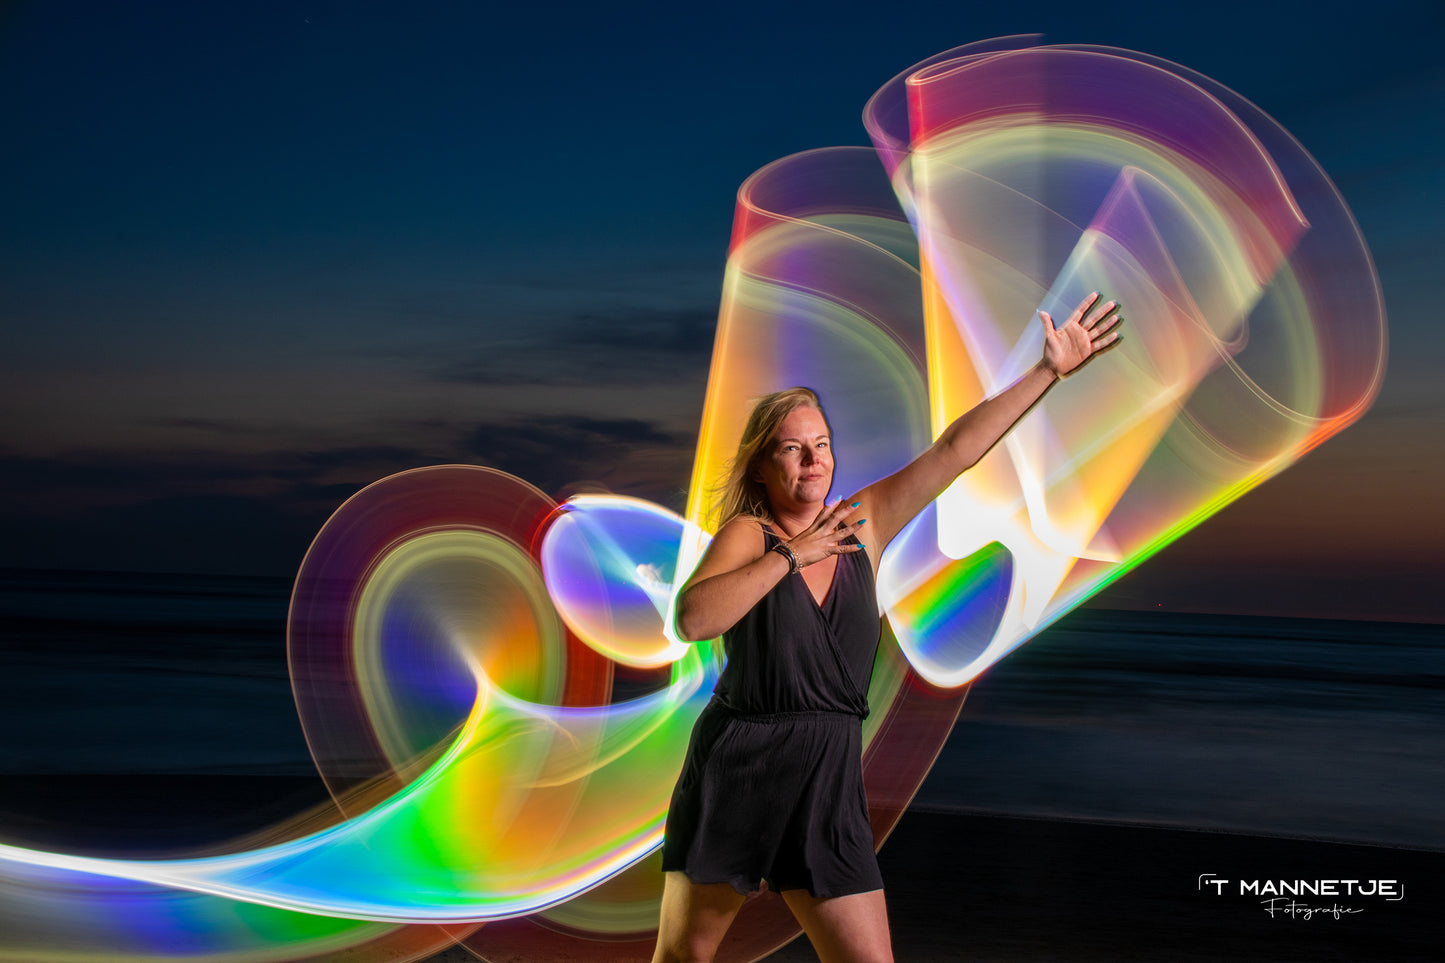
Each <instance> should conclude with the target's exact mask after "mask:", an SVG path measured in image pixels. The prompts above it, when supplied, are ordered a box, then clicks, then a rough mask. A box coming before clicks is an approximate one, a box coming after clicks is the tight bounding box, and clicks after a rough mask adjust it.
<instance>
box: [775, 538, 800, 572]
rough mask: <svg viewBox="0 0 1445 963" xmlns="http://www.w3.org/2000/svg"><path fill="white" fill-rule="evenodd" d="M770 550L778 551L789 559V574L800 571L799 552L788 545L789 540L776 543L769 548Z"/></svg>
mask: <svg viewBox="0 0 1445 963" xmlns="http://www.w3.org/2000/svg"><path fill="white" fill-rule="evenodd" d="M769 551H771V552H777V553H778V554H779V555H781V556H783V558H785V559H787V560H788V574H789V575H792V574H794V573H795V572H797V571H798V556H797V553H795V552H794V551H793V549H792V548H791V547H790V546H789V545H788V543H787V542H779V543H778V544H776V545H774V546H773V547H772V548H771V549H769Z"/></svg>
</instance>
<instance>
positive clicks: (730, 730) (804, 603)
mask: <svg viewBox="0 0 1445 963" xmlns="http://www.w3.org/2000/svg"><path fill="white" fill-rule="evenodd" d="M1117 308H1118V305H1117V304H1116V303H1115V302H1113V301H1101V300H1100V297H1099V295H1098V294H1097V293H1095V294H1091V295H1090V296H1089V297H1087V298H1085V299H1084V301H1083V302H1082V303H1080V305H1079V306H1078V307H1077V308H1075V309H1074V312H1073V314H1072V315H1071V316H1070V317H1069V320H1068V321H1067V323H1065V324H1064V325H1063V326H1061V327H1055V325H1054V322H1053V319H1052V318H1051V317H1050V316H1049V315H1048V314H1047V313H1046V312H1042V311H1041V312H1039V314H1040V318H1041V320H1042V322H1043V325H1044V353H1043V358H1042V360H1040V361H1039V363H1038V364H1036V365H1035V366H1034V367H1033V368H1032V369H1030V370H1029V372H1028V373H1027V374H1025V375H1024V376H1023V377H1022V378H1020V379H1019V380H1018V381H1017V382H1016V383H1014V384H1013V385H1012V386H1011V387H1009V388H1007V389H1006V390H1004V391H1003V392H1002V393H1000V394H998V395H996V396H995V397H993V398H989V399H988V400H986V401H984V402H982V403H981V404H979V405H978V406H977V407H975V408H974V409H972V410H971V411H969V412H968V413H967V414H965V415H963V416H962V417H960V418H959V419H958V420H957V421H955V422H953V424H951V425H949V426H948V428H947V429H945V430H944V432H943V433H942V435H940V436H939V438H938V440H937V441H936V442H934V443H933V445H932V446H931V447H929V449H928V450H927V451H925V452H924V453H923V454H922V455H920V456H919V457H918V458H916V459H915V460H914V461H913V462H911V463H910V464H909V465H907V466H906V467H904V468H903V469H901V470H899V471H897V472H895V473H894V474H892V475H890V476H888V477H887V478H884V479H882V480H881V481H877V482H874V483H873V484H871V485H869V486H867V487H866V488H864V489H863V490H862V491H860V492H858V493H857V494H855V495H854V496H853V497H852V498H845V499H843V500H842V501H840V502H837V503H836V504H834V505H832V506H829V505H827V504H826V503H825V501H824V500H825V498H826V497H827V495H828V491H829V489H830V487H831V486H832V483H833V453H832V449H831V448H830V438H829V429H828V423H827V420H826V419H825V418H824V416H823V412H822V410H821V408H820V407H819V405H818V399H817V398H816V396H814V395H813V393H812V392H811V391H809V390H807V389H806V388H793V389H790V390H788V391H782V392H778V393H777V394H774V395H769V396H768V397H766V398H763V399H762V400H761V401H760V402H759V403H758V404H757V406H756V407H755V408H754V409H753V412H752V415H751V417H750V418H749V419H748V424H747V427H746V428H745V429H744V432H743V439H742V443H741V444H740V445H739V447H738V454H737V457H736V458H735V459H734V461H733V467H732V475H731V477H730V479H729V481H728V485H727V490H726V494H725V497H724V503H723V512H722V515H723V517H722V525H721V527H720V529H719V531H718V533H717V537H716V538H714V539H713V542H712V544H711V545H710V546H709V548H708V550H707V553H706V554H705V555H704V556H703V558H702V561H701V563H700V564H699V565H698V567H697V570H696V571H694V572H693V574H692V576H691V577H690V578H689V579H688V580H687V582H686V583H685V584H684V585H683V587H682V589H681V591H680V592H679V594H678V600H677V609H676V612H677V616H676V627H677V633H678V636H679V637H680V638H683V639H687V640H689V641H701V640H704V639H713V638H717V637H718V636H722V637H723V642H724V646H725V648H726V651H727V655H728V661H727V665H726V667H725V668H724V670H723V672H722V675H721V677H720V678H719V679H718V684H717V687H716V689H715V690H714V692H713V698H712V701H711V702H709V704H708V706H707V708H706V709H704V710H703V712H702V715H701V716H700V717H699V718H698V721H697V724H696V726H695V727H694V729H693V733H692V742H691V744H690V745H689V747H688V754H687V760H686V762H685V763H684V766H683V772H682V775H681V777H680V778H679V779H678V783H677V788H676V789H675V790H674V792H673V797H672V805H671V806H670V807H669V810H668V821H667V831H666V840H665V842H664V844H663V870H664V872H665V874H666V876H665V882H664V887H663V897H662V919H661V922H660V924H659V927H658V938H657V949H656V952H655V954H654V956H653V960H654V963H660V961H692V960H711V959H712V958H713V956H714V954H715V953H716V951H717V947H718V944H719V943H720V942H721V941H722V938H723V935H724V934H725V933H726V932H727V928H728V926H729V924H730V923H731V922H732V920H733V917H734V916H736V915H737V912H738V910H739V908H741V906H742V904H743V900H744V898H745V894H747V893H748V892H750V891H753V890H756V889H757V888H758V885H759V882H760V880H765V881H766V882H767V883H768V885H769V886H770V887H771V888H773V889H775V890H777V891H779V892H781V894H782V896H783V899H784V900H785V901H786V903H787V905H788V908H789V909H790V910H792V912H793V915H794V916H796V917H797V919H798V922H799V923H800V924H801V925H802V927H803V930H804V932H806V933H807V934H808V938H809V939H810V940H811V941H812V943H813V946H814V948H815V949H816V950H817V953H818V957H819V959H820V960H822V961H823V963H833V961H843V960H848V961H855V960H856V961H890V960H892V958H893V954H892V948H891V945H890V941H889V935H888V916H887V911H886V908H885V905H884V899H883V884H882V880H881V878H880V877H879V875H878V864H877V860H876V859H875V858H874V849H873V835H872V832H871V830H870V829H869V826H868V810H867V803H866V801H865V799H864V797H863V774H862V761H861V720H862V718H863V717H864V716H866V715H867V713H868V704H867V698H866V696H867V691H868V682H869V674H870V673H871V671H872V666H873V658H874V655H875V651H876V648H877V644H878V636H879V620H878V610H877V603H876V601H875V599H874V593H873V581H874V578H875V577H876V576H877V571H878V559H879V558H880V557H881V555H882V553H883V549H884V548H885V547H886V546H887V545H888V543H889V542H890V541H891V540H892V539H893V537H894V536H895V535H897V534H898V532H899V531H900V530H901V529H902V528H903V526H904V525H905V524H907V523H908V521H909V520H910V519H912V518H913V516H915V515H917V514H918V513H919V512H920V511H922V510H923V508H924V507H925V506H926V505H927V504H928V503H929V502H931V501H933V500H934V499H935V498H937V497H938V496H939V495H940V494H941V493H942V492H943V490H944V489H945V488H947V487H948V485H949V484H950V483H952V482H953V480H954V479H955V478H957V477H958V475H959V474H960V473H961V472H963V471H964V470H965V469H967V468H969V467H970V466H972V465H973V464H974V463H975V462H977V461H978V460H979V459H980V458H982V457H983V455H984V454H985V453H987V452H988V450H989V449H990V448H992V447H993V446H994V445H995V444H997V443H998V441H999V439H1000V438H1002V437H1003V436H1004V435H1005V434H1006V433H1007V432H1008V430H1009V429H1010V428H1012V427H1013V425H1014V424H1015V423H1016V422H1017V421H1018V420H1019V419H1020V418H1021V417H1022V416H1023V415H1024V413H1025V412H1027V411H1028V410H1029V409H1030V408H1032V407H1033V406H1034V405H1035V404H1036V403H1037V402H1038V400H1039V399H1040V398H1042V397H1043V395H1044V393H1045V392H1046V391H1048V390H1049V388H1050V387H1052V386H1053V384H1054V382H1055V381H1056V380H1058V378H1060V377H1061V376H1063V375H1066V374H1069V373H1070V372H1072V371H1075V370H1077V369H1078V368H1079V366H1080V365H1082V364H1084V363H1085V362H1087V361H1088V360H1089V359H1090V358H1092V357H1093V356H1094V355H1096V354H1098V353H1100V352H1101V351H1103V350H1105V349H1107V348H1109V347H1111V346H1112V345H1114V344H1116V343H1117V342H1118V338H1119V334H1118V332H1117V331H1113V330H1111V329H1113V328H1114V327H1115V326H1116V325H1117V324H1118V323H1119V314H1118V313H1117ZM858 536H862V538H863V539H865V540H866V543H867V544H866V545H865V544H864V542H863V541H860V539H859V537H858ZM870 546H871V550H870ZM795 576H796V577H795Z"/></svg>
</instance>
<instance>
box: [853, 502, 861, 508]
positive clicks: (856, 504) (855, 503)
mask: <svg viewBox="0 0 1445 963" xmlns="http://www.w3.org/2000/svg"><path fill="white" fill-rule="evenodd" d="M861 504H863V503H862V502H854V503H853V507H854V508H857V507H858V506H859V505H861Z"/></svg>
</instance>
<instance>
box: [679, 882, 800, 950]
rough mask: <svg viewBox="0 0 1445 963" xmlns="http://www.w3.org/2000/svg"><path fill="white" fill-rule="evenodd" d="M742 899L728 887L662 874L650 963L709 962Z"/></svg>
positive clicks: (727, 885) (736, 913)
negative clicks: (653, 946)
mask: <svg viewBox="0 0 1445 963" xmlns="http://www.w3.org/2000/svg"><path fill="white" fill-rule="evenodd" d="M805 895H806V894H805ZM743 898H744V897H743V895H742V894H741V893H739V892H738V891H737V890H735V889H733V888H732V886H731V885H730V884H728V883H694V882H693V881H692V880H690V879H688V878H687V874H686V873H678V872H671V873H664V874H663V883H662V919H661V920H660V921H659V923H658V926H657V948H656V949H655V950H654V951H653V954H652V960H653V963H694V961H696V963H702V961H706V960H711V959H712V958H713V956H714V955H715V954H716V953H717V948H718V944H719V943H721V942H722V939H723V937H724V936H726V935H727V931H728V926H729V925H731V924H732V921H733V917H735V916H737V915H738V910H739V909H741V908H742V905H743Z"/></svg>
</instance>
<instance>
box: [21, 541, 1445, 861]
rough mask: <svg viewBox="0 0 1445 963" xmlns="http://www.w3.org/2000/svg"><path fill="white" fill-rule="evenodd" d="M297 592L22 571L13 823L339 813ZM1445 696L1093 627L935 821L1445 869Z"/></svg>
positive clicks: (1066, 641)
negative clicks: (251, 808) (119, 794)
mask: <svg viewBox="0 0 1445 963" xmlns="http://www.w3.org/2000/svg"><path fill="white" fill-rule="evenodd" d="M290 588H291V583H290V580H289V579H283V578H243V577H228V576H196V575H156V574H135V573H95V572H55V571H28V570H15V569H11V570H5V571H0V725H3V731H4V732H5V734H6V736H5V738H4V740H3V741H0V819H4V818H18V819H22V820H23V818H25V817H26V816H27V815H30V816H34V817H36V818H39V817H40V816H43V815H47V814H40V813H35V814H27V813H26V812H25V810H26V807H27V806H42V805H43V806H48V805H49V804H48V803H46V802H45V801H44V800H45V799H47V798H49V797H47V796H45V795H44V794H41V795H40V796H37V795H36V794H35V792H33V791H31V790H28V789H27V788H26V787H27V786H29V785H31V784H33V783H35V781H36V780H41V781H44V780H47V779H48V780H51V781H52V782H54V780H57V779H66V778H70V777H76V778H78V777H102V776H104V777H155V778H156V779H157V780H161V781H163V780H171V781H172V782H173V783H174V782H175V781H176V780H177V779H179V777H216V776H246V777H255V779H257V780H260V781H261V782H260V783H258V784H261V783H264V782H265V781H266V780H270V783H269V784H271V785H275V786H281V787H286V788H285V791H284V792H283V793H282V795H283V796H285V797H286V798H287V799H289V798H290V797H292V796H295V797H297V798H298V799H311V798H312V797H314V798H315V800H317V801H319V800H321V799H324V792H322V791H321V790H320V789H319V788H315V789H312V788H309V787H311V786H312V783H313V781H315V770H314V767H313V766H312V764H311V760H310V756H309V754H308V752H307V748H306V743H305V740H304V739H303V737H302V734H301V728H300V724H299V722H298V721H297V716H296V711H295V708H294V705H293V703H292V698H291V689H290V683H289V680H288V677H287V667H286V639H285V620H286V607H287V602H288V599H289V594H290ZM1442 681H1445V630H1442V627H1440V626H1433V625H1421V624H1405V623H1399V624H1397V623H1371V622H1341V621H1325V620H1308V619H1277V618H1259V617H1242V616H1220V615H1190V614H1179V613H1170V612H1125V611H1111V610H1095V609H1087V608H1086V609H1081V610H1079V611H1076V612H1074V613H1072V614H1071V615H1069V616H1068V617H1066V618H1065V619H1063V620H1061V621H1060V622H1059V623H1057V624H1056V625H1054V626H1053V627H1051V628H1049V629H1048V630H1046V631H1044V632H1043V633H1041V634H1040V635H1039V636H1038V637H1037V638H1035V639H1034V640H1032V641H1031V642H1029V643H1028V644H1026V645H1025V646H1023V647H1022V648H1020V649H1019V650H1017V651H1016V652H1014V653H1013V654H1011V655H1010V656H1008V658H1006V659H1005V660H1004V661H1003V662H1001V663H1000V664H999V665H997V666H995V667H994V668H992V669H991V670H990V671H989V672H987V673H986V674H985V675H984V676H983V677H982V678H981V679H980V680H979V681H978V682H977V683H976V684H975V685H974V687H973V690H972V691H971V692H970V693H969V696H968V699H967V701H966V703H965V705H964V708H963V712H962V714H961V715H960V717H959V720H958V722H957V724H956V725H955V727H954V730H953V733H952V735H951V737H950V738H949V741H948V743H947V745H946V746H945V748H944V750H943V752H942V753H941V754H940V756H939V758H938V760H937V763H936V764H935V766H934V769H933V771H932V773H931V774H930V775H929V777H928V779H927V780H926V782H925V783H924V785H923V787H922V788H921V790H920V791H919V793H918V795H917V797H916V798H915V800H914V804H913V808H914V809H915V810H917V811H919V812H935V813H967V814H988V815H1000V816H1013V817H1031V818H1035V817H1036V818H1045V819H1051V820H1053V819H1057V820H1086V821H1094V822H1106V823H1107V822H1114V823H1122V824H1143V825H1150V826H1159V827H1171V828H1184V829H1206V830H1222V831H1228V832H1238V833H1246V834H1252V835H1270V836H1285V837H1289V836H1298V837H1305V838H1311V839H1322V840H1334V841H1341V842H1361V843H1371V844H1377V845H1386V846H1395V847H1403V848H1408V849H1423V850H1434V851H1441V850H1445V819H1442V817H1441V810H1440V803H1439V801H1440V800H1441V799H1442V798H1445V768H1442V766H1441V759H1442V758H1445V686H1442ZM26 777H31V778H29V779H27V778H26ZM157 784H159V782H158V783H157ZM197 784H200V783H199V782H198V783H197ZM315 786H316V787H319V781H315ZM298 787H300V788H298ZM52 795H53V794H52ZM284 801H285V800H283V802H284ZM262 808H263V809H267V807H262ZM274 808H275V805H274V804H273V805H272V806H271V807H269V809H267V811H268V812H269V811H270V809H274ZM48 815H49V816H50V817H51V818H54V817H55V813H54V812H53V811H51V812H49V813H48ZM277 815H284V814H283V813H278V814H277Z"/></svg>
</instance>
